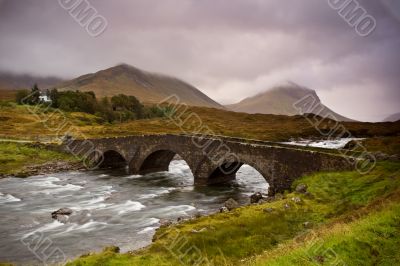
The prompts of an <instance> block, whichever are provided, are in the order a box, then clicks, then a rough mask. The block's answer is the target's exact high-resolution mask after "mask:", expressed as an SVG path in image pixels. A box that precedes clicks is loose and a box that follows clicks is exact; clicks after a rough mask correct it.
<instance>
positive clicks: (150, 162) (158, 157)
mask: <svg viewBox="0 0 400 266" xmlns="http://www.w3.org/2000/svg"><path fill="white" fill-rule="evenodd" d="M175 155H176V153H175V152H173V151H170V150H158V151H155V152H153V153H151V154H150V155H149V156H147V157H146V159H145V160H144V161H143V163H142V165H141V166H140V169H139V174H141V175H145V174H149V173H155V172H164V171H165V172H168V170H169V164H170V163H171V161H172V160H173V159H174V157H175Z"/></svg>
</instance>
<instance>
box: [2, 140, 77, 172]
mask: <svg viewBox="0 0 400 266" xmlns="http://www.w3.org/2000/svg"><path fill="white" fill-rule="evenodd" d="M0 164H1V168H0V178H4V177H7V176H15V177H28V176H33V175H41V174H49V173H57V172H62V171H71V170H84V167H83V166H82V163H80V162H79V160H78V158H75V157H74V156H72V155H71V154H68V153H66V152H63V151H62V150H61V148H59V149H57V145H50V146H49V145H45V144H40V143H19V142H6V141H2V142H0Z"/></svg>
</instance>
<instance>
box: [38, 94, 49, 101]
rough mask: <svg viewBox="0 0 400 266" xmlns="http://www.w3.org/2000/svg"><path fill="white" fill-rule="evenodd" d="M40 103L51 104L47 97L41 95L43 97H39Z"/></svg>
mask: <svg viewBox="0 0 400 266" xmlns="http://www.w3.org/2000/svg"><path fill="white" fill-rule="evenodd" d="M39 101H41V102H45V103H48V102H51V100H50V98H49V97H47V95H41V96H39Z"/></svg>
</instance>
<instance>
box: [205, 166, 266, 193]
mask: <svg viewBox="0 0 400 266" xmlns="http://www.w3.org/2000/svg"><path fill="white" fill-rule="evenodd" d="M233 181H234V182H235V183H236V184H237V185H239V186H240V187H241V188H243V189H244V190H252V191H254V192H261V193H262V194H265V195H266V194H268V189H269V186H270V184H269V183H268V181H267V178H265V176H264V175H263V174H262V173H261V172H260V171H259V170H258V169H257V168H256V167H253V166H251V165H249V164H245V163H243V162H233V163H224V164H222V165H221V166H219V167H218V168H216V169H215V170H214V171H213V172H212V173H211V175H210V176H209V177H208V180H207V184H208V185H221V184H222V185H223V184H229V183H232V182H233Z"/></svg>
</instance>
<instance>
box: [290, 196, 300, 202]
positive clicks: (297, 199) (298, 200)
mask: <svg viewBox="0 0 400 266" xmlns="http://www.w3.org/2000/svg"><path fill="white" fill-rule="evenodd" d="M292 201H294V202H295V203H301V198H299V197H293V198H292Z"/></svg>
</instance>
